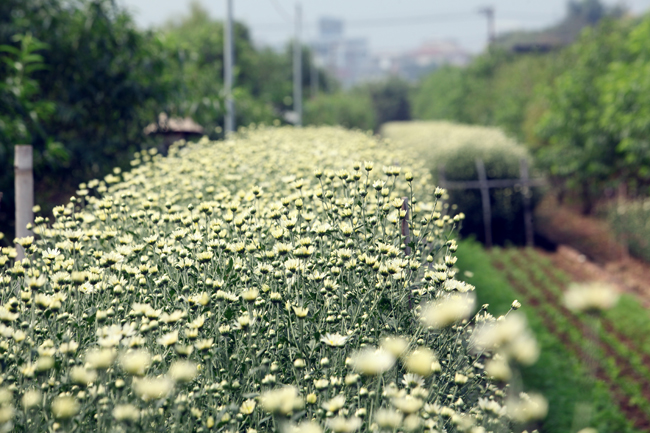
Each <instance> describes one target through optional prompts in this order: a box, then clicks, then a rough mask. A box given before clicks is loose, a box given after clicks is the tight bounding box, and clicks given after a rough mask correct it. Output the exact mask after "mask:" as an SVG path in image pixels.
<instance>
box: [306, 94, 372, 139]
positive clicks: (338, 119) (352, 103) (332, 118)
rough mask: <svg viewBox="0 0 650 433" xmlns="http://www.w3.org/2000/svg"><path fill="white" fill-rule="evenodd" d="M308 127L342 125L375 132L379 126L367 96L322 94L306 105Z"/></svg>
mask: <svg viewBox="0 0 650 433" xmlns="http://www.w3.org/2000/svg"><path fill="white" fill-rule="evenodd" d="M304 123H305V124H306V125H330V126H333V125H341V126H344V127H346V128H359V129H362V130H364V131H367V130H374V129H375V126H376V124H377V120H376V118H375V112H374V110H373V107H372V100H371V99H370V96H369V95H367V94H362V93H360V92H359V93H357V94H354V95H351V94H345V93H333V94H329V95H328V94H320V95H318V96H317V97H315V98H313V99H310V100H308V101H307V102H306V103H305V115H304Z"/></svg>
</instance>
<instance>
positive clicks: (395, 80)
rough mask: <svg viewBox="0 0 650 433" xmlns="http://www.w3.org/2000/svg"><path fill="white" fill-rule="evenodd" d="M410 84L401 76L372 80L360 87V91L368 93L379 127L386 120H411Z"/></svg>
mask: <svg viewBox="0 0 650 433" xmlns="http://www.w3.org/2000/svg"><path fill="white" fill-rule="evenodd" d="M409 91H410V85H409V84H408V83H407V82H406V81H404V80H402V79H400V78H399V77H394V76H393V77H390V78H388V79H386V80H384V81H378V82H372V83H368V84H365V85H363V86H361V87H360V89H359V92H362V93H367V94H368V96H369V97H370V99H371V101H372V106H373V109H374V111H375V117H376V119H377V127H379V126H381V125H383V124H384V123H386V122H392V121H400V120H402V121H403V120H410V119H411V103H410V101H409Z"/></svg>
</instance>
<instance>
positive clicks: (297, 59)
mask: <svg viewBox="0 0 650 433" xmlns="http://www.w3.org/2000/svg"><path fill="white" fill-rule="evenodd" d="M295 19H296V22H295V26H296V29H295V31H296V35H295V39H294V41H293V111H294V112H295V113H296V119H297V120H296V123H295V125H296V126H302V43H301V42H300V30H301V26H302V11H301V9H300V3H296V17H295Z"/></svg>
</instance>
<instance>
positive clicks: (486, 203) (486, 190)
mask: <svg viewBox="0 0 650 433" xmlns="http://www.w3.org/2000/svg"><path fill="white" fill-rule="evenodd" d="M476 171H477V172H478V181H479V184H480V188H481V202H482V204H483V229H484V231H485V247H486V248H492V211H491V209H490V185H489V184H488V180H487V175H486V174H485V165H484V164H483V160H481V159H477V160H476Z"/></svg>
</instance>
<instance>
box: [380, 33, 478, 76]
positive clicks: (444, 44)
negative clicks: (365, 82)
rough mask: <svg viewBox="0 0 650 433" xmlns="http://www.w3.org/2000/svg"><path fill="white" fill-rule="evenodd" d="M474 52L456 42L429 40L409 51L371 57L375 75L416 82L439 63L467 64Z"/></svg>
mask: <svg viewBox="0 0 650 433" xmlns="http://www.w3.org/2000/svg"><path fill="white" fill-rule="evenodd" d="M470 60H471V55H470V54H469V53H468V52H467V51H465V50H464V49H463V48H462V47H461V46H460V45H458V44H457V43H455V42H453V41H428V42H425V43H423V44H422V45H420V46H419V47H418V48H416V49H414V50H409V51H387V52H381V53H377V54H375V55H373V56H372V65H373V68H372V69H373V71H372V73H371V76H372V78H375V79H377V78H381V77H384V76H386V75H397V76H399V77H401V78H403V79H405V80H407V81H417V80H418V79H419V78H420V77H422V76H423V75H426V74H428V73H430V72H432V71H434V70H435V69H437V68H439V67H440V66H444V65H454V66H464V65H467V64H468V63H469V61H470Z"/></svg>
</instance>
